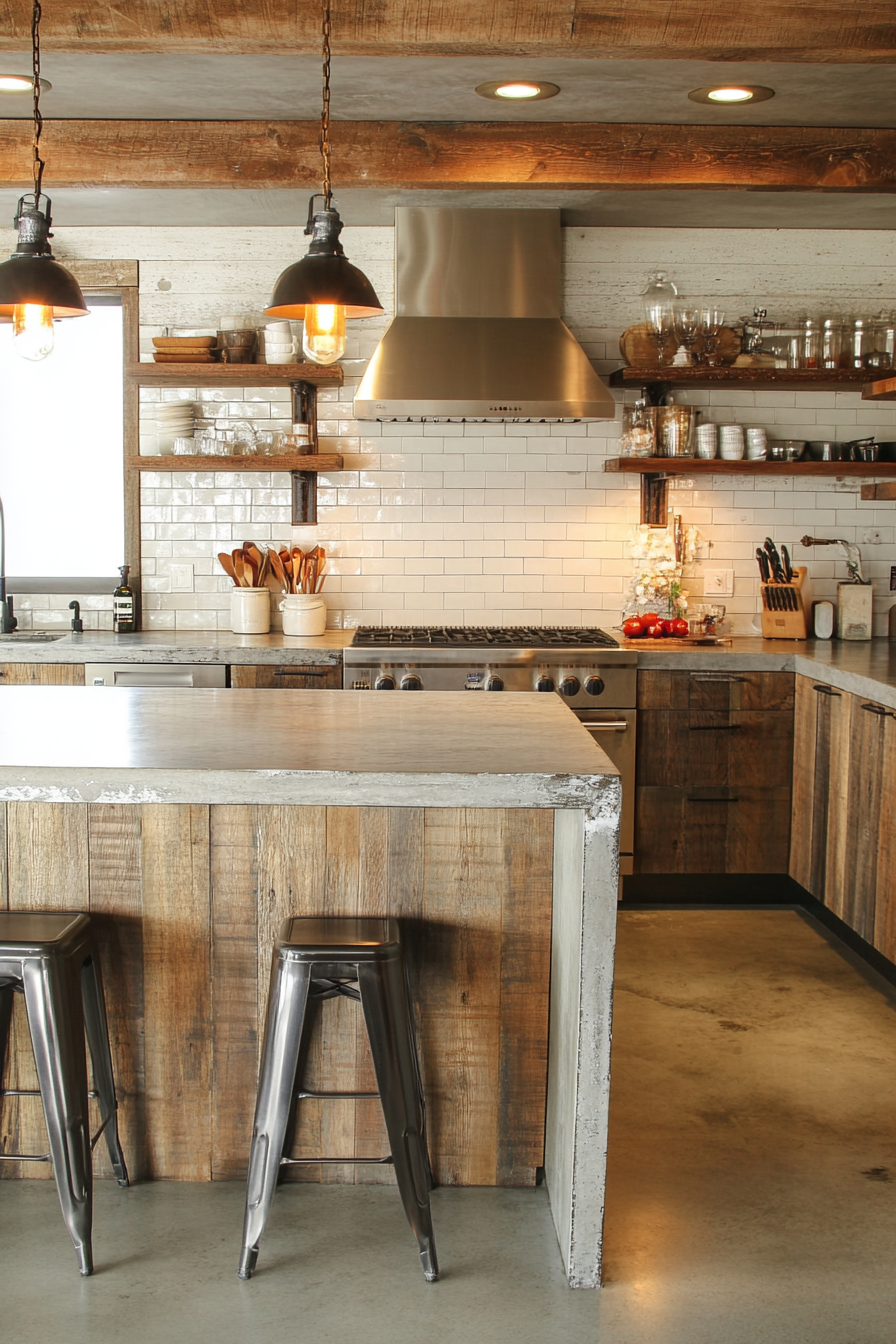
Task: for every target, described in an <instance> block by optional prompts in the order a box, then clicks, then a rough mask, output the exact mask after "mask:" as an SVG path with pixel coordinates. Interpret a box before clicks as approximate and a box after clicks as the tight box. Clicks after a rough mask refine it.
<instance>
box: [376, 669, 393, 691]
mask: <svg viewBox="0 0 896 1344" xmlns="http://www.w3.org/2000/svg"><path fill="white" fill-rule="evenodd" d="M373 689H374V690H375V691H394V690H395V678H394V677H393V675H392V673H391V672H381V673H380V674H379V676H378V677H377V679H376V681H375V682H374V683H373Z"/></svg>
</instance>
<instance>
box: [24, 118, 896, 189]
mask: <svg viewBox="0 0 896 1344" xmlns="http://www.w3.org/2000/svg"><path fill="white" fill-rule="evenodd" d="M317 135H318V131H317V123H316V122H302V121H277V122H274V121H48V122H47V123H45V129H44V138H43V141H42V145H43V148H44V150H45V157H46V159H47V162H48V172H47V181H48V186H49V187H50V190H51V194H52V189H53V188H57V189H58V188H59V187H157V188H161V187H174V188H177V187H221V188H234V187H236V188H239V187H253V188H262V187H263V188H308V189H313V188H314V187H316V184H317V183H318V181H319V173H320V160H319V155H318V148H317ZM30 136H31V128H30V125H29V123H28V122H26V121H24V120H16V121H0V182H3V183H6V184H9V185H16V186H22V187H25V186H27V184H28V181H29V178H30V150H29V144H30ZM332 142H333V170H334V179H335V181H336V183H337V185H338V186H339V187H340V188H342V189H347V188H349V187H379V188H392V189H402V188H404V189H413V188H415V187H421V188H422V187H426V188H443V189H444V188H448V189H451V188H457V189H476V188H485V187H501V186H515V187H518V186H528V187H533V188H536V189H537V188H558V187H562V188H565V189H568V190H588V189H592V188H605V189H608V190H609V189H612V190H626V189H635V188H641V189H644V188H651V187H656V188H659V187H667V188H668V187H679V188H682V187H684V188H687V187H694V188H697V187H699V188H702V189H707V188H709V189H713V188H715V189H718V190H726V189H727V190H766V191H768V190H780V191H868V192H890V191H896V130H856V129H854V128H843V127H837V128H820V127H810V128H804V127H798V126H735V127H729V126H642V125H633V126H629V125H618V124H616V123H609V124H608V123H602V124H595V123H587V122H574V123H560V124H558V123H549V122H537V123H526V124H523V123H518V122H517V123H510V124H508V123H495V122H472V123H471V122H468V123H462V124H448V123H443V122H441V123H437V122H416V123H413V122H372V121H356V122H349V121H340V122H335V123H334V124H333V129H332Z"/></svg>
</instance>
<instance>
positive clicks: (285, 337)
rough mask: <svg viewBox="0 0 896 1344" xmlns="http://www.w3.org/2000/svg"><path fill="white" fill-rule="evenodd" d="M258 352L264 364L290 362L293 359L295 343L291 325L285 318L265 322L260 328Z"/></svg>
mask: <svg viewBox="0 0 896 1344" xmlns="http://www.w3.org/2000/svg"><path fill="white" fill-rule="evenodd" d="M260 335H261V349H260V351H259V353H260V354H262V355H264V360H265V363H266V364H291V363H292V362H293V360H294V359H295V352H296V344H295V341H294V340H293V335H292V327H291V326H290V325H289V322H287V321H286V319H285V318H280V319H277V320H275V321H272V322H267V323H265V325H264V326H263V327H262V328H261V332H260Z"/></svg>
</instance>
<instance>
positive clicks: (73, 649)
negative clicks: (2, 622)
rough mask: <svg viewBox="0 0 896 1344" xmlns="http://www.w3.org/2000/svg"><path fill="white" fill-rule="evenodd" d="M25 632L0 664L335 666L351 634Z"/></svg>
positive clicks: (0, 656)
mask: <svg viewBox="0 0 896 1344" xmlns="http://www.w3.org/2000/svg"><path fill="white" fill-rule="evenodd" d="M28 634H29V632H28V631H25V632H23V633H22V634H21V635H17V636H16V637H15V639H11V640H3V641H0V663H230V664H233V663H276V664H278V665H282V664H286V663H296V664H301V663H306V664H307V663H314V664H316V665H318V666H328V665H333V666H338V664H339V663H340V661H341V658H342V650H343V649H344V648H345V647H346V645H347V644H351V642H352V636H353V634H354V631H353V630H328V631H327V632H326V634H324V635H320V636H318V637H317V638H314V639H311V638H307V637H301V638H299V637H295V636H291V635H284V634H281V633H277V634H270V635H232V634H230V632H229V631H224V630H221V631H208V632H206V631H204V630H203V631H196V632H195V633H194V632H192V631H187V630H180V631H177V632H175V631H173V630H172V631H162V630H144V631H142V632H141V633H140V634H136V635H114V634H112V632H111V631H110V630H85V632H84V634H83V635H72V634H67V635H63V637H62V638H61V639H54V640H52V641H50V640H47V641H46V642H43V643H34V644H29V643H28Z"/></svg>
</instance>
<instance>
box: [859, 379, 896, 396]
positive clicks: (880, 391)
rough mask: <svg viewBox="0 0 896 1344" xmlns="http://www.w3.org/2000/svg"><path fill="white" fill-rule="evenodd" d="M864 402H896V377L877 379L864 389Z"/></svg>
mask: <svg viewBox="0 0 896 1344" xmlns="http://www.w3.org/2000/svg"><path fill="white" fill-rule="evenodd" d="M862 400H863V401H896V375H894V376H893V377H892V378H877V379H875V381H874V382H873V383H866V384H865V386H864V387H863V388H862Z"/></svg>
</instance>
